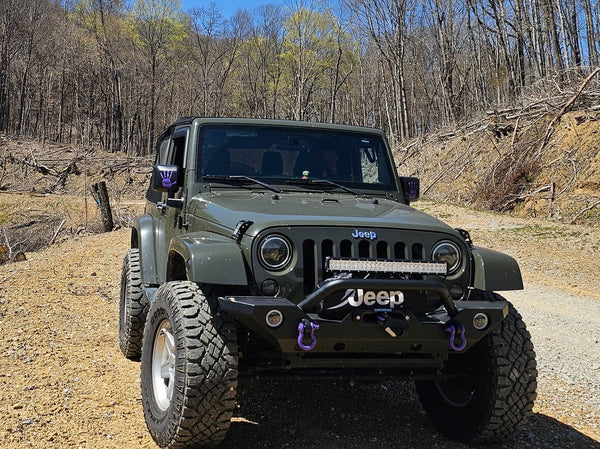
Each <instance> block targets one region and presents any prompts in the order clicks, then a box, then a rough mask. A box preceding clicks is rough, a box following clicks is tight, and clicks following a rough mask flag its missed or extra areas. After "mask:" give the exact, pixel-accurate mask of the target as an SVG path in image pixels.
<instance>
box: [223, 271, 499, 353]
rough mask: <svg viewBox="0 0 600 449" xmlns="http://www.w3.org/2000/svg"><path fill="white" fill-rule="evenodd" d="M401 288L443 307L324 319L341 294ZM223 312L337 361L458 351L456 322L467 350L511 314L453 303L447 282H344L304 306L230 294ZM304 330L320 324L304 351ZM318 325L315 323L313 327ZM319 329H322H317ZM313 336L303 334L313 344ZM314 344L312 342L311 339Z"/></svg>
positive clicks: (288, 346)
mask: <svg viewBox="0 0 600 449" xmlns="http://www.w3.org/2000/svg"><path fill="white" fill-rule="evenodd" d="M348 289H367V290H388V291H390V290H399V291H403V292H435V293H436V294H438V296H439V297H440V300H441V302H442V306H441V307H439V308H438V309H436V310H434V311H432V312H429V313H426V314H419V315H417V314H415V313H413V312H412V311H411V310H410V308H408V307H400V308H396V309H393V310H387V311H384V310H382V309H381V308H378V307H377V306H374V307H370V308H368V307H367V308H365V307H361V308H356V309H355V310H352V311H351V312H350V313H348V314H347V315H346V316H345V317H344V318H342V319H340V320H333V319H324V318H321V317H320V316H319V315H318V314H317V312H316V309H317V306H318V304H319V302H320V301H321V300H322V299H324V298H326V297H327V296H329V295H331V294H332V293H334V292H336V291H339V290H348ZM219 303H220V306H221V310H222V311H223V312H225V313H227V314H228V315H229V316H231V317H233V318H235V319H236V320H238V321H239V322H240V323H242V324H243V325H244V326H246V327H247V328H249V329H250V330H252V331H253V332H254V333H256V334H257V335H258V336H260V337H261V338H263V339H264V340H266V341H268V342H270V343H271V344H272V345H273V346H275V347H276V348H278V349H279V350H280V351H281V352H282V353H285V354H293V353H296V354H305V355H307V356H308V355H310V356H311V357H312V356H313V355H322V356H326V355H327V354H329V355H331V356H335V357H345V356H349V355H352V356H353V357H356V356H358V357H367V358H368V357H378V356H382V355H384V354H386V355H401V354H412V355H416V356H418V355H427V354H435V355H436V356H439V355H443V354H447V353H448V352H451V351H454V349H452V348H451V345H450V344H449V339H450V333H449V332H448V330H447V329H448V327H449V325H450V324H453V325H456V326H460V325H462V326H464V329H465V332H464V338H465V339H466V342H465V343H466V344H465V347H464V349H461V350H468V349H469V348H470V347H471V346H473V345H474V344H475V343H477V342H478V341H479V340H481V339H482V338H483V337H484V336H485V335H487V334H488V333H489V332H490V331H491V330H492V329H494V328H495V327H496V326H497V325H498V324H499V323H500V322H501V321H502V320H503V319H504V318H505V317H506V315H507V314H508V303H507V302H505V301H498V302H487V301H456V302H455V301H453V300H452V299H451V296H450V294H449V292H448V290H447V288H446V286H445V285H444V284H442V283H441V282H438V281H414V280H377V279H338V280H335V281H332V282H330V283H328V284H326V285H324V286H323V287H321V288H319V289H317V290H316V291H315V292H313V293H312V294H310V295H309V296H308V297H306V298H305V299H304V300H303V301H301V302H300V303H299V304H294V303H292V302H291V301H290V300H288V299H286V298H274V297H262V296H226V297H221V298H219ZM273 310H277V311H279V312H280V313H281V315H282V316H283V320H282V322H281V324H280V325H279V326H277V327H271V326H270V325H269V324H268V320H267V316H268V315H269V313H270V312H272V311H273ZM478 313H484V314H485V315H486V316H487V318H488V325H487V326H486V327H485V328H484V329H481V330H480V329H476V328H475V327H474V325H473V319H474V317H475V315H476V314H478ZM300 323H304V325H303V326H304V328H306V327H308V326H309V325H317V326H318V329H317V330H315V331H314V333H313V338H314V342H313V343H314V347H312V348H311V349H310V350H307V349H306V347H305V348H304V349H303V347H302V346H304V345H301V344H299V343H301V342H299V324H300ZM309 323H312V324H309ZM315 327H316V326H315ZM310 339H311V336H310V335H309V333H306V335H304V339H303V338H302V335H301V336H300V340H303V341H305V342H306V344H307V345H308V344H309V343H311V342H310ZM307 340H308V341H307Z"/></svg>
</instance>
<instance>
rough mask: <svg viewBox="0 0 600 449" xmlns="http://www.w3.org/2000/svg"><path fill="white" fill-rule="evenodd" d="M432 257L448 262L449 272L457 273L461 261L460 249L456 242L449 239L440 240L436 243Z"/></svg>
mask: <svg viewBox="0 0 600 449" xmlns="http://www.w3.org/2000/svg"><path fill="white" fill-rule="evenodd" d="M431 258H432V259H433V260H438V261H441V262H446V264H447V265H448V274H454V273H456V270H458V268H459V267H460V263H461V254H460V249H459V248H458V246H457V245H456V244H454V243H452V242H449V241H443V242H439V243H438V244H437V245H435V246H434V248H433V251H432V252H431Z"/></svg>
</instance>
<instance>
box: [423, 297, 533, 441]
mask: <svg viewBox="0 0 600 449" xmlns="http://www.w3.org/2000/svg"><path fill="white" fill-rule="evenodd" d="M470 299H472V300H484V301H499V300H504V299H503V298H502V297H501V296H499V295H497V294H495V293H493V292H483V291H475V292H474V293H473V295H471V298H470ZM467 338H468V335H467ZM443 374H457V376H456V378H454V379H446V380H444V379H443V378H440V379H438V380H427V381H416V382H415V383H416V387H417V393H418V395H419V398H420V400H421V405H422V407H423V409H424V410H425V412H426V413H427V415H428V416H429V418H430V420H431V421H432V423H433V424H434V426H435V427H436V428H438V429H439V430H440V431H441V432H442V433H444V434H445V435H447V436H449V437H450V438H452V439H455V440H458V441H463V442H469V443H498V442H501V441H505V440H508V439H510V438H511V437H512V436H514V435H515V434H516V433H517V432H518V431H519V430H520V429H521V428H522V427H523V426H524V425H525V424H526V423H527V421H528V420H529V418H530V416H531V414H532V408H533V403H534V401H535V398H536V388H537V369H536V361H535V352H534V349H533V344H532V342H531V335H530V334H529V332H528V331H527V329H526V327H525V323H524V322H523V319H522V318H521V315H520V314H519V313H518V312H517V310H516V309H515V308H514V307H513V306H512V304H510V303H509V313H508V316H507V317H506V318H505V319H504V320H503V321H502V323H500V325H499V326H497V327H496V329H494V330H493V331H492V332H491V333H490V334H488V335H487V336H486V337H485V338H484V339H482V340H481V341H480V342H478V343H477V344H476V345H475V346H474V347H472V348H471V349H470V350H468V351H467V353H466V354H451V355H450V358H449V360H448V364H447V367H446V369H445V370H444V373H443ZM467 393H468V394H467Z"/></svg>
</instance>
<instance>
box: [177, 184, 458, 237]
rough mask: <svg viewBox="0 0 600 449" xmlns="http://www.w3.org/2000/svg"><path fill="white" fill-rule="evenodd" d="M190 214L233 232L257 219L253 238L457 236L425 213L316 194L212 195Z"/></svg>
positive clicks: (251, 232)
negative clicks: (313, 231) (382, 232)
mask: <svg viewBox="0 0 600 449" xmlns="http://www.w3.org/2000/svg"><path fill="white" fill-rule="evenodd" d="M188 211H189V213H190V214H191V215H193V216H195V217H197V218H199V219H201V220H206V221H209V222H212V223H216V224H220V225H222V226H225V227H227V228H229V229H231V230H233V229H234V228H235V226H236V225H237V223H238V222H240V221H241V220H245V221H252V222H253V225H252V226H251V228H250V229H249V231H248V232H247V235H256V234H258V233H259V232H260V231H262V230H264V229H267V228H270V227H280V226H349V227H361V228H391V229H412V230H418V231H434V232H445V233H448V232H450V233H453V234H454V233H455V231H454V230H453V229H452V228H451V227H449V226H448V225H446V224H445V223H443V222H441V221H440V220H438V219H436V218H433V217H431V216H430V215H427V214H425V213H423V212H420V211H418V210H416V209H414V208H412V207H410V206H406V205H404V204H401V203H398V202H395V201H391V200H387V199H384V198H357V197H355V196H353V195H348V194H330V193H322V192H320V193H315V192H310V193H307V192H291V193H280V194H277V195H274V194H273V193H265V192H256V191H250V192H239V191H236V192H235V193H233V192H229V191H219V192H212V193H210V194H206V195H202V196H197V197H194V198H193V199H192V201H191V202H190V205H189V209H188Z"/></svg>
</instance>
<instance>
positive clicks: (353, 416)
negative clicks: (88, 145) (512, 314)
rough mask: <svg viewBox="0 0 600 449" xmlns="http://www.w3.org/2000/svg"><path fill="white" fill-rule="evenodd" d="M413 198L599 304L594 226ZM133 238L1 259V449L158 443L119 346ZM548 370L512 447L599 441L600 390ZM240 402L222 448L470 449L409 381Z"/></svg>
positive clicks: (265, 386) (291, 390)
mask: <svg viewBox="0 0 600 449" xmlns="http://www.w3.org/2000/svg"><path fill="white" fill-rule="evenodd" d="M417 206H418V207H419V208H421V209H424V210H426V211H428V212H431V213H433V214H434V215H437V216H438V217H440V218H442V219H443V220H445V221H447V222H449V223H450V224H452V225H456V226H458V225H460V226H461V227H464V228H466V229H469V230H470V231H471V235H472V237H473V239H474V241H475V243H476V244H480V245H482V246H487V247H491V248H493V249H497V250H500V251H505V252H508V253H510V254H512V255H513V256H514V257H515V258H517V260H518V261H519V263H520V264H521V267H522V270H523V274H524V278H525V282H526V284H527V285H534V286H535V285H543V286H545V287H546V288H547V289H548V290H547V291H546V292H545V293H544V294H548V291H550V292H552V293H550V294H549V295H550V296H552V295H554V296H558V298H556V297H555V298H548V301H556V300H563V299H564V298H566V299H564V300H565V301H568V298H569V295H571V296H575V295H579V296H585V297H589V298H591V299H590V300H591V301H594V300H595V301H598V302H600V293H599V292H600V288H599V287H600V281H599V280H598V268H599V264H598V252H599V249H600V230H598V229H597V228H591V227H583V226H569V225H563V224H559V223H553V222H547V221H536V220H523V219H517V218H510V217H505V216H502V215H498V214H491V213H484V212H477V211H472V210H468V209H462V208H456V207H451V206H447V205H440V204H433V203H419V204H417ZM128 238H129V233H128V230H127V229H122V230H119V231H115V232H112V233H108V234H102V235H93V236H86V237H79V238H75V239H68V240H65V241H63V242H60V243H58V244H54V245H52V246H51V247H50V248H48V249H46V250H44V251H41V252H37V253H28V254H27V260H26V261H23V262H16V263H9V264H5V265H2V266H0V333H1V334H2V338H1V339H0V446H1V447H3V448H25V447H39V448H47V447H52V448H103V447H105V448H125V447H127V448H130V447H155V445H154V443H153V441H152V439H151V438H150V436H149V434H148V432H147V431H146V426H145V423H144V419H143V414H142V406H141V397H140V381H139V364H138V363H134V362H129V361H127V360H126V359H125V358H124V357H123V356H122V355H121V353H120V351H119V349H118V342H117V331H118V297H119V281H120V270H121V261H122V257H123V255H124V253H125V251H126V249H127V247H128ZM561 295H562V296H561ZM542 299H544V298H542ZM521 300H522V301H527V299H526V298H525V299H521ZM586 304H590V303H586ZM517 306H518V304H517ZM531 313H534V312H531ZM585 313H586V311H582V314H584V315H585ZM584 321H585V320H584ZM535 327H536V329H538V330H539V331H543V329H541V328H543V327H544V326H541V325H540V323H539V322H538V323H536V326H535ZM583 332H585V330H582V333H583ZM534 337H535V336H534ZM535 338H537V337H535ZM569 338H572V339H573V341H574V342H577V341H578V338H580V336H578V335H577V334H573V333H571V335H570V337H569ZM534 342H535V343H536V344H537V342H536V341H535V340H534ZM595 344H596V346H595V347H592V348H591V350H592V351H594V352H593V354H598V355H599V357H597V358H596V359H595V360H590V361H589V363H590V364H591V365H592V367H591V369H592V371H591V372H592V373H598V376H599V377H600V351H598V341H597V340H596V342H595ZM593 345H594V343H593V342H592V346H593ZM594 364H596V365H598V369H595V368H594ZM547 366H548V367H549V368H546V367H547ZM552 366H553V365H552V360H548V361H544V362H543V363H540V377H541V378H542V380H543V382H540V388H539V392H538V401H537V404H536V407H535V409H534V412H535V414H534V417H533V419H532V420H531V422H530V423H529V424H528V426H527V427H526V429H525V431H524V432H523V433H522V434H521V435H520V436H519V437H518V439H517V440H516V441H513V442H512V443H510V444H509V445H507V446H506V447H527V448H534V447H535V448H554V447H563V448H595V449H598V448H600V427H599V424H598V421H600V410H599V408H600V407H598V405H597V402H589V403H588V402H585V401H584V400H579V398H585V395H586V394H592V395H594V394H595V393H594V392H595V391H597V390H589V389H588V387H586V385H583V384H581V383H578V382H579V381H577V379H576V380H575V381H573V382H567V381H566V380H565V379H563V378H562V377H561V376H560V375H558V374H556V373H555V372H552V371H551V367H552ZM542 368H543V369H542ZM544 370H546V371H544ZM594 385H595V384H594ZM582 390H583V391H582ZM239 403H240V405H239V408H238V410H237V412H236V415H235V418H234V421H233V423H232V426H231V429H230V432H229V434H228V436H227V438H226V440H225V442H224V443H223V445H222V447H224V448H234V447H235V448H256V447H272V448H301V447H302V448H306V447H308V448H312V447H321V448H345V449H348V448H350V449H351V448H356V449H358V448H396V447H414V448H465V447H466V446H463V445H461V444H457V443H452V442H450V441H448V440H446V439H445V438H444V437H443V436H441V435H440V434H438V433H437V432H436V431H435V430H434V429H433V428H432V427H431V426H430V424H429V423H428V421H427V419H426V417H425V415H424V414H423V412H422V411H421V409H420V407H419V405H418V401H417V399H416V396H415V393H414V388H413V387H412V384H411V382H410V381H397V382H386V383H383V384H365V383H362V382H358V381H352V380H348V379H345V380H339V381H337V382H333V381H331V380H328V381H323V380H320V381H313V380H310V381H307V380H299V379H295V378H294V379H287V380H285V381H284V380H269V381H264V380H256V379H253V380H251V381H250V388H249V389H248V391H247V392H245V393H244V394H243V395H241V397H240V400H239Z"/></svg>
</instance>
